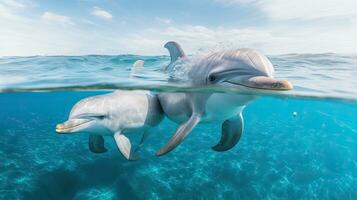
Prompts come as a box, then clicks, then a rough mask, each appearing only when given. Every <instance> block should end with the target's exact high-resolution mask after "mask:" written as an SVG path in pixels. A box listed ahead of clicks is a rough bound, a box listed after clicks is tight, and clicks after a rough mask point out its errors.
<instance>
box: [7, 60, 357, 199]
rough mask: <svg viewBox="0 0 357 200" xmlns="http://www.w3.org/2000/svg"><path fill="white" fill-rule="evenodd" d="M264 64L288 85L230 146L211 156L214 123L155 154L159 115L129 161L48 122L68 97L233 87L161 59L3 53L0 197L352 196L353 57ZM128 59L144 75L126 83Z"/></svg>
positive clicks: (356, 123) (356, 169) (253, 106)
mask: <svg viewBox="0 0 357 200" xmlns="http://www.w3.org/2000/svg"><path fill="white" fill-rule="evenodd" d="M269 58H270V59H271V61H272V63H273V64H274V66H275V70H276V77H277V78H283V79H288V80H290V81H291V82H292V83H293V84H294V86H295V88H294V90H293V91H290V92H282V93H274V94H266V93H264V94H261V97H260V98H258V99H257V100H255V101H254V102H251V103H250V104H249V105H248V106H247V107H246V109H245V110H244V112H243V115H244V120H245V130H244V133H243V135H242V138H241V140H240V142H239V143H238V144H237V145H236V146H235V147H234V148H233V149H231V150H230V151H226V152H215V151H213V150H211V146H213V145H214V144H216V143H217V142H218V140H219V138H220V126H221V124H220V122H217V123H209V124H199V125H198V126H197V127H196V128H195V129H194V130H193V132H192V133H191V134H190V135H189V136H188V137H187V138H186V139H185V141H184V142H183V143H182V144H181V145H180V146H179V147H178V148H176V149H175V150H174V151H172V152H170V153H169V154H167V155H165V156H162V157H156V156H155V155H154V154H155V152H156V150H158V149H159V148H160V147H161V146H162V145H164V144H165V143H166V141H167V140H168V139H169V138H170V136H171V135H172V133H173V132H174V131H175V129H176V128H177V125H176V124H175V123H173V122H171V121H170V120H169V119H164V121H163V122H161V123H160V125H159V126H157V127H155V128H154V129H152V130H151V131H150V132H151V137H150V138H149V139H148V141H147V142H146V143H145V144H144V147H143V148H142V149H141V150H140V152H139V159H138V160H137V161H127V160H125V159H124V158H123V157H122V156H121V154H120V153H119V152H118V150H117V148H116V146H115V144H114V141H113V140H112V139H111V138H106V147H107V149H108V152H106V153H104V154H93V153H91V152H90V151H89V149H88V136H87V135H86V134H84V133H83V134H80V133H79V134H71V135H58V134H56V133H55V128H54V127H55V125H56V124H57V123H58V122H62V121H64V120H66V119H67V117H68V113H69V111H70V109H71V107H72V106H73V105H74V104H75V103H76V102H77V101H78V100H80V99H82V98H85V97H88V96H93V95H97V94H103V93H108V92H111V90H113V89H150V90H154V91H156V92H161V91H172V92H177V91H181V92H182V91H186V92H190V91H192V90H194V91H196V92H197V91H199V90H202V92H227V93H229V92H239V91H226V90H225V88H192V87H190V86H189V85H185V84H176V85H173V84H169V83H168V82H167V79H168V78H169V77H170V75H168V74H165V73H163V72H162V71H161V70H160V69H161V68H162V67H164V66H165V65H166V64H167V63H168V62H169V58H168V57H166V56H151V57H144V56H134V55H121V56H100V55H90V56H71V57H68V56H52V57H50V56H35V57H1V58H0V91H1V93H0V105H1V107H0V158H1V161H0V199H118V198H119V199H357V189H356V188H357V56H355V55H337V54H289V55H280V56H270V57H269ZM137 59H143V60H145V68H144V69H143V70H141V71H140V72H138V73H137V74H134V75H135V77H136V78H135V79H130V78H129V74H130V68H131V65H132V63H134V61H135V60H137ZM139 139H140V138H139V137H136V136H135V135H133V137H132V140H133V143H136V142H138V140H139Z"/></svg>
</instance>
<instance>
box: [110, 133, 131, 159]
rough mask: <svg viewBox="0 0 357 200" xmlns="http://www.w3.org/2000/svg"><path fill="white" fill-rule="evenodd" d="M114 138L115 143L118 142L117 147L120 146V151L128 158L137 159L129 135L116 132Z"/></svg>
mask: <svg viewBox="0 0 357 200" xmlns="http://www.w3.org/2000/svg"><path fill="white" fill-rule="evenodd" d="M114 140H115V143H116V144H117V147H118V149H119V151H120V153H121V154H122V155H123V156H124V157H125V158H126V159H127V160H136V156H135V155H134V154H133V152H132V151H131V143H130V140H129V139H128V138H127V137H125V136H124V135H122V134H120V133H119V132H117V133H115V134H114Z"/></svg>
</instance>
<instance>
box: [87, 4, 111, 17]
mask: <svg viewBox="0 0 357 200" xmlns="http://www.w3.org/2000/svg"><path fill="white" fill-rule="evenodd" d="M92 15H94V16H97V17H100V18H103V19H112V18H113V15H112V14H111V13H110V12H108V11H106V10H104V9H102V8H99V7H97V6H95V7H93V11H92Z"/></svg>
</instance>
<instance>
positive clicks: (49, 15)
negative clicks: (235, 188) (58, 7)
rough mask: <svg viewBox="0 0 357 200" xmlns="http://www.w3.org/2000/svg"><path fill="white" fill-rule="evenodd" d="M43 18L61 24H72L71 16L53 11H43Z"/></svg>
mask: <svg viewBox="0 0 357 200" xmlns="http://www.w3.org/2000/svg"><path fill="white" fill-rule="evenodd" d="M41 18H42V19H43V20H46V21H52V22H57V23H60V24H63V25H74V23H73V22H72V20H71V18H70V17H68V16H64V15H59V14H56V13H53V12H48V11H47V12H45V13H43V15H42V17H41Z"/></svg>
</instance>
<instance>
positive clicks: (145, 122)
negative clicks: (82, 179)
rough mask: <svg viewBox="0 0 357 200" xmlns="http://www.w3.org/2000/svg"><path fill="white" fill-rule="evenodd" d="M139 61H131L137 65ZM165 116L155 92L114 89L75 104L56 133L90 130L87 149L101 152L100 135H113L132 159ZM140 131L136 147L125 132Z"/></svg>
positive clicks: (119, 147) (102, 145) (102, 148)
mask: <svg viewBox="0 0 357 200" xmlns="http://www.w3.org/2000/svg"><path fill="white" fill-rule="evenodd" d="M141 63H143V62H142V61H140V62H136V64H134V68H135V65H137V66H139V67H140V65H141ZM163 117H164V114H163V111H162V109H161V106H160V103H159V101H158V98H157V96H156V94H153V93H151V92H149V91H143V90H133V91H125V90H117V91H114V92H112V93H109V94H104V95H97V96H93V97H88V98H85V99H83V100H81V101H79V102H78V103H76V104H75V105H74V106H73V108H72V110H71V112H70V114H69V119H68V120H67V121H66V122H64V123H60V124H58V125H57V126H56V132H57V133H59V134H68V133H78V132H84V133H89V142H88V144H89V149H90V150H91V151H92V152H94V153H104V152H106V151H107V149H106V148H105V147H104V138H103V136H112V137H113V138H114V140H115V143H116V145H117V147H118V149H119V151H120V152H121V153H122V155H123V156H124V157H125V158H126V159H128V160H135V159H136V156H135V154H134V153H135V151H136V150H137V149H138V148H139V147H141V146H142V144H143V142H144V141H145V139H146V138H147V135H148V129H150V128H152V127H154V126H156V125H157V124H159V123H160V122H161V121H162V119H163ZM137 132H142V133H143V135H142V139H141V141H140V144H139V145H138V147H137V148H136V150H134V151H133V150H132V145H131V142H130V140H129V139H128V137H127V135H128V134H131V133H137Z"/></svg>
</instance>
